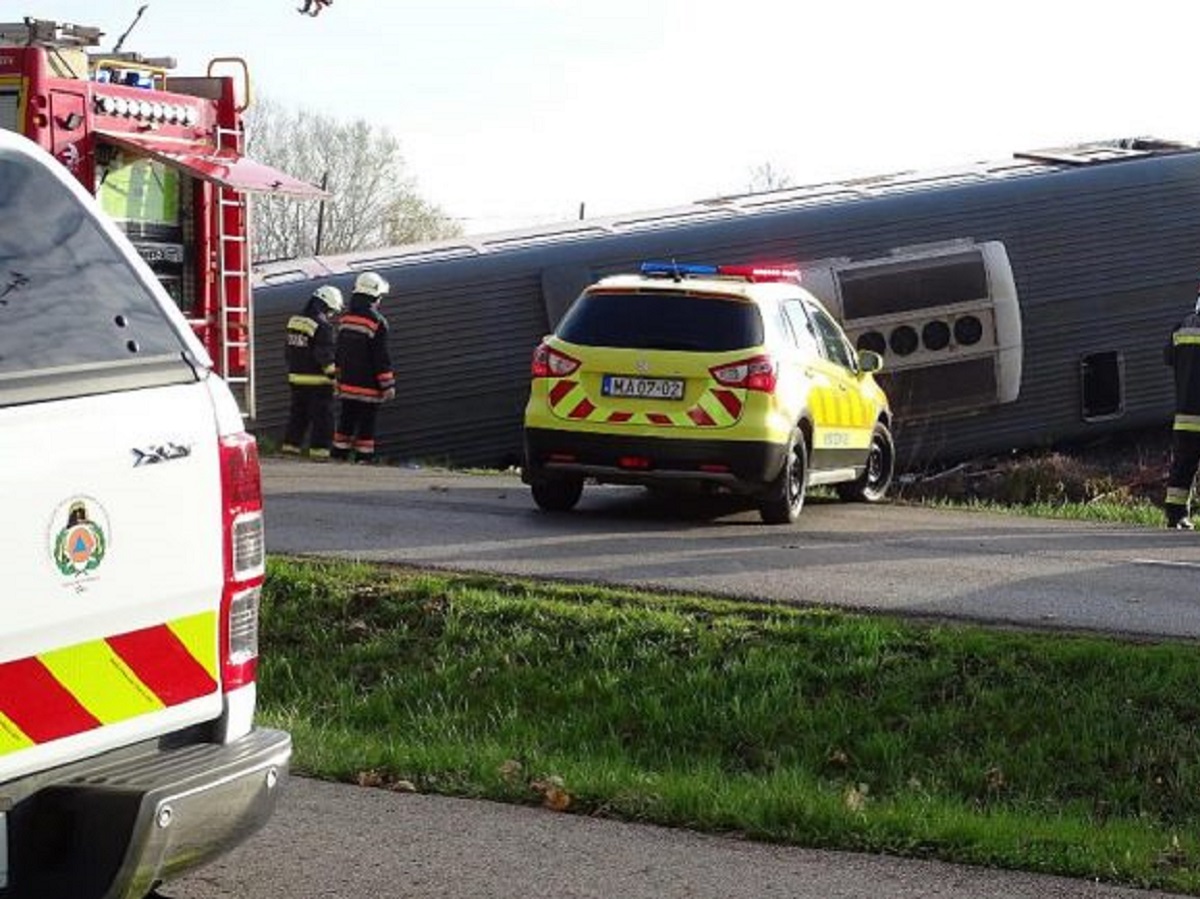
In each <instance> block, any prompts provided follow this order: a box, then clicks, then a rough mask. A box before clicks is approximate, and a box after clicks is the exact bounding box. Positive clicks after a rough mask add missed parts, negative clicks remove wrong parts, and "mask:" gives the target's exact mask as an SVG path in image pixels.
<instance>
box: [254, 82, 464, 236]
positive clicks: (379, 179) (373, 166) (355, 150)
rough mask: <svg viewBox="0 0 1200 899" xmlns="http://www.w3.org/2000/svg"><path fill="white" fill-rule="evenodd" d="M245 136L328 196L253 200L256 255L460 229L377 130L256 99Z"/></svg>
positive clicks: (395, 144)
mask: <svg viewBox="0 0 1200 899" xmlns="http://www.w3.org/2000/svg"><path fill="white" fill-rule="evenodd" d="M246 139H247V152H248V153H250V154H251V155H253V156H254V157H255V158H257V159H260V160H262V161H263V162H265V163H267V164H269V165H272V166H274V167H276V168H279V169H282V170H283V171H285V172H287V173H288V174H289V175H294V176H296V177H297V178H303V179H304V180H306V181H309V182H311V183H313V184H320V185H323V186H324V187H325V189H326V190H327V191H328V192H329V193H330V198H329V199H326V200H324V201H320V202H318V201H315V200H297V199H293V198H288V197H259V198H256V200H255V203H254V256H255V258H256V259H263V260H265V259H285V258H291V257H296V256H309V255H313V254H315V253H318V252H320V253H344V252H349V251H352V250H364V249H372V248H375V247H382V246H392V245H395V244H400V243H416V242H420V241H426V240H437V239H440V238H443V237H454V236H457V235H459V234H461V233H462V227H461V225H459V224H458V223H457V222H455V221H454V220H453V219H451V218H450V217H449V216H447V215H446V214H445V213H444V212H443V211H442V210H441V209H440V208H439V207H437V206H436V205H434V204H432V203H430V202H428V201H427V200H425V199H423V198H422V197H421V196H420V195H419V194H418V193H417V189H416V184H415V182H414V180H413V179H412V178H410V177H409V176H408V174H407V171H406V167H405V162H404V157H403V156H402V155H401V153H400V142H399V140H398V139H397V138H396V137H395V136H394V135H393V134H392V133H391V132H389V131H388V130H387V129H385V128H380V127H377V126H373V125H371V124H369V123H368V122H366V121H364V120H361V119H360V120H358V121H355V122H351V123H349V124H347V123H343V122H339V121H337V120H335V119H333V118H332V117H330V116H326V115H318V114H316V113H313V112H308V111H305V110H299V111H292V110H289V109H287V108H285V107H284V106H282V105H280V104H279V103H276V102H274V101H272V100H270V99H262V98H260V99H259V100H258V101H257V102H256V103H255V105H254V106H252V107H251V108H250V111H249V113H248V114H247V119H246ZM318 235H319V237H320V246H318V245H317V240H318Z"/></svg>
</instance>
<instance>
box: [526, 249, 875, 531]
mask: <svg viewBox="0 0 1200 899" xmlns="http://www.w3.org/2000/svg"><path fill="white" fill-rule="evenodd" d="M882 365H883V358H882V357H881V356H880V355H879V354H877V353H874V352H871V351H868V350H860V351H858V352H855V350H854V348H853V346H852V345H851V344H850V342H849V341H848V340H847V339H846V336H845V334H844V333H843V332H842V329H841V327H840V326H839V325H838V323H837V322H836V321H835V320H834V319H833V317H832V316H830V314H829V313H828V312H827V311H826V309H825V308H824V307H823V306H822V305H821V303H820V301H819V300H817V299H816V297H814V296H813V295H812V294H811V293H809V292H808V291H806V290H805V289H804V288H803V287H802V286H801V284H800V273H799V271H798V270H795V269H789V268H777V267H754V266H711V265H691V264H689V265H682V264H675V263H671V262H668V263H646V264H644V265H643V266H642V267H641V271H640V273H638V274H632V275H614V276H611V277H607V278H604V279H602V280H600V281H598V282H597V283H595V284H593V285H591V286H590V287H588V288H587V289H585V290H584V291H583V293H582V294H581V295H580V296H579V297H578V298H577V299H576V300H575V302H574V303H573V304H572V305H571V308H570V309H569V310H568V311H567V313H566V315H565V316H564V317H563V319H562V321H561V322H560V323H559V325H558V327H557V328H556V330H555V332H554V333H553V334H551V335H549V336H547V337H546V338H545V339H544V340H543V341H542V343H541V344H540V345H539V346H538V347H537V349H536V350H535V351H534V355H533V364H532V372H531V373H532V384H531V389H530V395H529V402H528V404H527V405H526V408H525V433H524V437H525V441H524V442H525V458H524V466H523V469H522V478H523V480H524V481H525V482H526V483H527V484H529V485H530V487H531V488H532V492H533V498H534V501H535V502H536V503H537V504H538V506H540V507H541V508H543V509H546V510H549V511H566V510H569V509H571V508H573V507H574V506H575V504H576V503H577V502H578V501H579V498H580V496H581V494H582V491H583V485H584V481H585V479H592V480H593V481H596V482H600V483H604V482H609V483H629V484H643V485H647V486H663V485H669V484H672V483H676V484H678V483H689V482H690V483H697V484H701V485H705V486H707V487H712V488H717V489H721V490H728V491H732V492H735V493H740V494H745V495H749V496H753V497H754V498H755V500H756V501H757V503H758V507H759V511H760V514H761V515H762V518H763V520H764V521H766V522H767V523H771V524H785V523H789V522H792V521H795V520H796V517H797V516H798V515H799V513H800V510H801V508H802V507H803V505H804V495H805V491H806V490H807V488H808V487H809V486H812V485H819V484H832V485H836V489H837V492H838V494H839V495H840V496H841V497H842V498H843V499H846V500H858V501H863V502H876V501H879V500H881V499H882V498H883V497H884V496H885V495H886V492H887V489H888V486H889V484H890V483H891V479H892V472H893V467H894V462H895V449H894V446H893V443H892V433H891V411H890V409H889V406H888V401H887V397H886V395H885V394H884V392H883V390H882V389H881V388H880V387H879V385H878V384H877V383H876V382H875V378H874V377H873V375H872V372H875V371H878V370H879V369H880V367H881V366H882Z"/></svg>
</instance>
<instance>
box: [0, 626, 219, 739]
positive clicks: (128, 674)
mask: <svg viewBox="0 0 1200 899" xmlns="http://www.w3.org/2000/svg"><path fill="white" fill-rule="evenodd" d="M216 644H217V616H216V613H215V612H204V613H202V614H199V615H191V616H188V617H186V618H180V619H177V620H175V621H170V622H167V623H166V624H161V625H158V626H156V627H148V628H144V629H142V630H137V631H131V632H129V633H126V634H118V635H116V636H113V637H108V638H106V639H103V640H93V641H89V642H87V643H79V644H77V645H75V646H69V647H65V648H62V649H54V650H51V651H49V652H44V653H41V654H40V655H36V656H30V657H29V658H25V659H16V660H14V661H11V662H4V663H0V755H6V754H8V753H11V752H16V751H18V750H20V749H27V748H29V747H30V746H36V745H39V744H42V743H49V742H52V741H53V740H60V739H62V738H63V737H70V736H74V735H75V734H80V733H84V732H86V731H89V730H94V729H95V728H98V727H103V726H105V725H107V724H115V723H117V722H119V721H126V720H128V719H130V718H136V717H138V716H139V715H145V714H148V713H150V712H156V711H159V710H160V709H164V708H168V707H170V706H174V705H179V704H181V703H184V702H187V701H189V700H192V699H198V698H199V697H201V696H207V695H208V694H210V693H212V692H214V691H215V690H216V689H217V645H216Z"/></svg>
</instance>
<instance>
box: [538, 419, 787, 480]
mask: <svg viewBox="0 0 1200 899" xmlns="http://www.w3.org/2000/svg"><path fill="white" fill-rule="evenodd" d="M786 452H787V447H786V446H784V445H782V444H777V443H767V442H763V441H741V440H711V439H705V440H680V439H673V438H666V437H661V438H660V437H632V436H629V437H627V436H624V435H612V434H593V433H586V432H578V431H555V430H551V429H547V428H526V429H525V464H524V466H523V468H522V472H521V477H522V479H523V480H524V481H525V482H526V483H529V482H530V481H531V480H532V479H534V478H536V477H539V476H543V475H545V474H547V473H562V474H578V475H582V476H584V477H592V478H595V479H597V480H600V481H607V482H611V483H626V484H655V483H662V482H665V481H705V482H710V483H714V484H718V485H720V486H723V487H727V488H729V489H731V490H735V491H739V492H752V491H754V490H756V489H758V488H760V487H762V486H763V485H764V484H767V483H769V482H770V481H773V480H774V479H775V478H776V477H777V476H778V474H779V472H780V471H781V470H782V468H783V462H784V457H785V454H786Z"/></svg>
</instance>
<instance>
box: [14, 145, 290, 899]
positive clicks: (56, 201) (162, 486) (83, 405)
mask: <svg viewBox="0 0 1200 899" xmlns="http://www.w3.org/2000/svg"><path fill="white" fill-rule="evenodd" d="M0 502H2V514H0V562H2V564H0V572H2V573H3V583H2V584H0V899H27V897H28V899H34V897H36V899H59V897H62V899H67V897H69V899H101V897H103V899H117V897H122V899H123V897H143V896H146V895H147V894H149V893H151V892H153V891H154V890H155V889H156V888H157V887H158V886H159V885H160V884H162V883H163V882H165V881H167V880H169V879H171V878H172V877H175V876H177V875H179V874H180V873H182V872H184V871H186V870H189V869H191V868H193V867H195V866H197V865H199V864H202V863H204V862H206V861H208V860H209V859H211V858H212V857H213V856H215V855H217V854H219V853H220V852H222V851H224V850H226V849H229V848H231V847H232V846H234V845H236V844H237V843H239V842H240V841H242V840H243V839H245V838H246V837H247V836H248V835H250V834H251V833H253V831H254V830H255V829H257V828H258V827H259V826H260V825H262V824H263V823H264V822H265V821H266V820H267V818H268V817H269V816H270V814H271V812H272V810H273V809H274V807H275V804H276V801H277V799H278V796H279V794H280V792H281V790H282V788H283V785H284V782H285V780H286V777H287V772H288V765H289V760H290V758H291V751H292V744H291V738H290V737H289V735H288V734H286V733H283V732H281V731H276V730H269V729H264V728H258V727H256V726H255V725H254V711H255V703H256V692H255V676H256V662H257V658H258V603H259V597H260V592H261V588H262V582H263V571H264V545H263V513H262V488H261V481H260V476H259V465H258V452H257V447H256V444H255V442H254V439H253V437H251V436H250V435H249V434H247V433H246V432H245V431H244V426H243V423H242V419H241V415H240V413H239V411H238V408H237V406H236V404H235V402H234V399H233V397H232V396H231V394H230V392H229V389H228V388H227V386H226V385H225V384H224V383H223V382H222V381H221V379H220V378H219V377H217V376H216V375H215V374H214V373H213V371H212V364H211V361H210V360H209V358H208V357H207V355H206V353H205V351H204V350H203V348H202V347H201V346H200V344H199V343H198V342H197V341H196V340H195V339H194V337H193V336H192V333H191V331H190V329H189V328H188V326H187V323H186V322H185V321H184V319H183V317H182V315H181V314H180V312H179V311H178V309H177V308H176V307H175V305H174V304H173V303H172V302H171V300H170V299H169V297H168V296H167V295H166V294H165V293H164V292H163V290H162V289H161V288H160V286H159V284H158V282H157V281H156V280H155V278H154V275H153V274H152V273H151V271H150V270H149V269H148V268H147V267H146V265H145V264H144V263H143V262H142V261H141V259H140V258H139V257H138V255H137V253H136V252H135V251H134V250H133V248H132V246H131V245H130V244H129V243H128V242H127V241H126V239H125V238H124V236H123V235H121V234H120V233H119V232H118V231H117V230H116V229H115V228H114V227H113V226H112V225H111V224H110V223H109V222H108V220H107V219H106V218H105V217H104V215H103V213H102V212H101V211H100V210H99V208H98V206H97V205H96V204H95V202H94V201H93V199H92V198H91V197H90V196H88V195H87V194H86V192H85V191H83V190H82V189H81V188H80V187H79V185H78V184H77V183H76V182H75V181H74V180H73V179H71V178H70V177H69V175H68V174H67V173H66V171H65V169H63V167H62V166H60V165H59V164H58V163H57V162H56V161H55V160H54V159H52V158H51V157H50V156H49V155H48V154H46V153H44V152H43V151H42V150H41V149H40V148H38V147H36V146H35V145H34V144H33V143H31V142H30V141H28V140H27V139H26V138H24V137H20V136H18V135H15V134H11V133H8V132H5V131H0Z"/></svg>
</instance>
